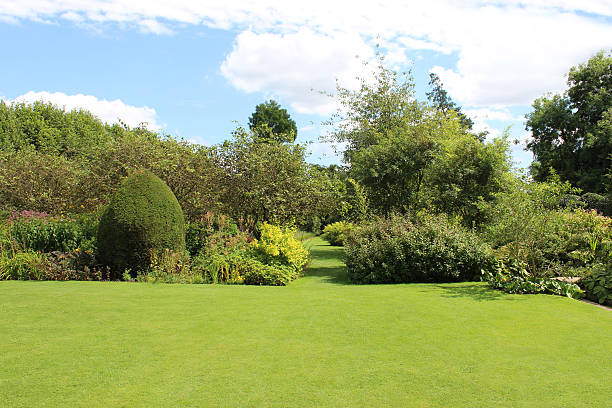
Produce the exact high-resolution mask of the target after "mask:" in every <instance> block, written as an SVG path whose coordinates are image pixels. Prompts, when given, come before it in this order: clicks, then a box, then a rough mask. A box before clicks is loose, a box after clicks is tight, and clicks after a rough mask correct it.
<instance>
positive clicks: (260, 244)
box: [251, 222, 308, 272]
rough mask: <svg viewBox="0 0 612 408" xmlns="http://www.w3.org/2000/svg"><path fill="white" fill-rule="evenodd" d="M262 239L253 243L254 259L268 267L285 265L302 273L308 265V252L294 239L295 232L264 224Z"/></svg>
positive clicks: (261, 230)
mask: <svg viewBox="0 0 612 408" xmlns="http://www.w3.org/2000/svg"><path fill="white" fill-rule="evenodd" d="M260 233H261V236H260V239H259V240H253V241H252V242H251V248H252V250H253V253H254V257H255V258H257V259H258V260H260V261H261V262H262V263H264V264H267V265H283V266H288V267H291V268H293V269H294V270H295V271H296V272H301V271H302V269H303V268H304V267H305V266H306V264H307V263H308V251H307V250H306V249H305V248H304V246H303V245H302V243H301V242H300V241H298V240H297V239H295V238H294V231H293V230H291V229H289V228H284V229H283V228H281V227H279V226H277V225H272V224H268V223H266V222H264V223H263V224H262V225H261V228H260Z"/></svg>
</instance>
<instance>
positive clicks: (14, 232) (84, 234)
mask: <svg viewBox="0 0 612 408" xmlns="http://www.w3.org/2000/svg"><path fill="white" fill-rule="evenodd" d="M8 232H9V233H10V238H11V239H12V240H14V241H15V243H16V244H18V245H19V246H20V247H22V248H25V249H28V250H32V251H37V252H53V251H61V252H67V251H73V250H75V249H77V248H78V249H80V250H82V251H85V250H91V251H94V250H95V247H96V242H95V241H96V234H97V219H96V217H95V216H87V215H82V216H79V217H78V218H59V217H49V216H47V215H46V214H44V213H43V214H36V213H33V212H31V211H23V212H21V213H15V215H14V217H13V218H12V220H11V221H10V225H9V231H8Z"/></svg>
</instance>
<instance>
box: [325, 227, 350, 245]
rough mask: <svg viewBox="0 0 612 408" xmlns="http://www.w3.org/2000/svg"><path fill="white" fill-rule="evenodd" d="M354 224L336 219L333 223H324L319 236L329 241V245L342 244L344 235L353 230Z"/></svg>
mask: <svg viewBox="0 0 612 408" xmlns="http://www.w3.org/2000/svg"><path fill="white" fill-rule="evenodd" d="M355 228H356V227H355V225H354V224H351V223H350V222H344V221H338V222H334V223H333V224H329V225H326V226H325V228H324V229H323V235H321V238H323V239H324V240H326V241H327V242H329V243H330V244H331V245H337V246H342V245H344V240H345V238H346V236H347V235H348V234H349V233H350V232H351V231H353V230H355Z"/></svg>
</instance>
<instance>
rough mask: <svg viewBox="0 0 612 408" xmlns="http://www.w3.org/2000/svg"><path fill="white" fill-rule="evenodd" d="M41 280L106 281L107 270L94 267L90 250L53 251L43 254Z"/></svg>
mask: <svg viewBox="0 0 612 408" xmlns="http://www.w3.org/2000/svg"><path fill="white" fill-rule="evenodd" d="M40 279H41V280H54V281H67V280H79V281H99V280H104V279H106V280H108V279H109V273H108V270H106V269H104V268H100V267H98V266H97V265H96V262H95V258H94V255H93V252H92V251H91V250H87V251H81V250H79V249H76V250H74V251H70V252H60V251H54V252H51V253H48V254H44V264H43V275H42V276H41V278H40Z"/></svg>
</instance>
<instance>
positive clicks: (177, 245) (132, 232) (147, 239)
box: [98, 172, 185, 279]
mask: <svg viewBox="0 0 612 408" xmlns="http://www.w3.org/2000/svg"><path fill="white" fill-rule="evenodd" d="M184 228H185V226H184V219H183V212H182V210H181V206H180V205H179V203H178V201H177V200H176V197H175V196H174V194H173V193H172V191H171V190H170V189H169V188H168V186H167V185H166V184H165V183H164V182H163V181H162V180H160V179H159V178H158V177H157V176H155V175H153V174H152V173H150V172H138V173H135V174H133V175H132V176H130V177H128V178H127V179H126V180H125V181H124V182H123V184H122V185H121V187H120V188H119V190H118V191H117V193H115V195H114V196H113V198H112V199H111V202H110V204H109V205H108V207H107V208H106V210H105V211H104V213H103V214H102V218H101V220H100V225H99V228H98V254H99V260H100V262H101V263H102V264H103V265H108V266H109V267H110V268H111V271H112V274H113V276H112V277H113V278H115V279H116V278H119V277H120V276H121V274H122V273H123V271H124V270H125V269H131V270H132V273H134V274H135V273H136V272H138V271H146V270H148V269H149V266H150V264H151V251H152V250H162V249H165V248H168V249H171V250H178V251H180V250H183V249H184V246H185V230H184Z"/></svg>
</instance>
